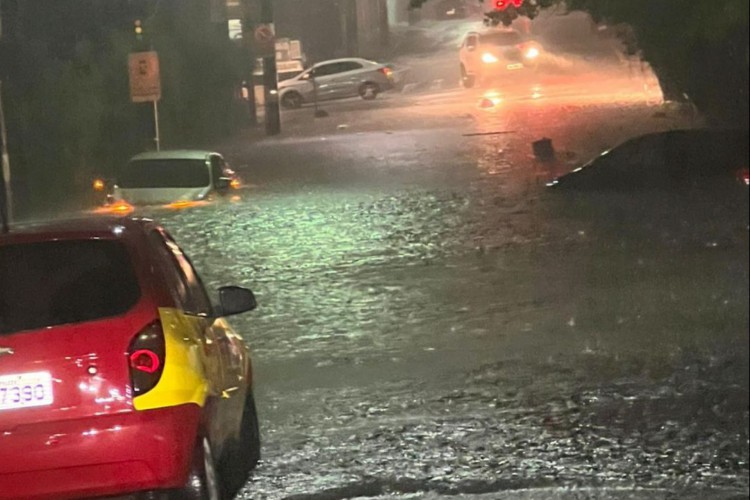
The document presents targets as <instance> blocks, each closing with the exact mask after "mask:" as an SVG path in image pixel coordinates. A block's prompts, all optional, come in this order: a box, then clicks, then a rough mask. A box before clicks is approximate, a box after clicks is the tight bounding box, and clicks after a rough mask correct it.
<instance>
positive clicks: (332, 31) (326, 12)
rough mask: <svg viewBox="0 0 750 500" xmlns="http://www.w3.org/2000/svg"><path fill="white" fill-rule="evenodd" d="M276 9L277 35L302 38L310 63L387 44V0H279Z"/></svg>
mask: <svg viewBox="0 0 750 500" xmlns="http://www.w3.org/2000/svg"><path fill="white" fill-rule="evenodd" d="M274 9H275V12H274V19H275V24H276V34H277V36H279V37H286V38H293V39H298V40H300V41H301V42H302V47H303V49H304V52H305V54H306V55H307V62H308V63H315V62H317V61H322V60H325V59H331V58H336V57H349V56H360V57H371V58H376V57H378V56H379V55H380V54H382V53H383V52H384V51H385V50H386V49H387V48H388V41H389V29H388V4H387V0H276V1H275V2H274Z"/></svg>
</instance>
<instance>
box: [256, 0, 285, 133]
mask: <svg viewBox="0 0 750 500" xmlns="http://www.w3.org/2000/svg"><path fill="white" fill-rule="evenodd" d="M253 38H254V39H255V48H256V51H257V52H256V53H257V54H258V55H260V56H261V57H262V58H263V86H264V87H265V92H264V99H263V100H264V102H265V108H266V134H267V135H277V134H279V133H281V114H280V111H279V82H278V75H277V69H276V33H275V32H274V26H273V2H272V0H260V24H258V25H257V26H256V28H255V32H254V33H253Z"/></svg>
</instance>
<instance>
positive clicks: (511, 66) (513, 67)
mask: <svg viewBox="0 0 750 500" xmlns="http://www.w3.org/2000/svg"><path fill="white" fill-rule="evenodd" d="M506 68H508V69H521V68H523V64H521V63H515V64H509V65H507V66H506Z"/></svg>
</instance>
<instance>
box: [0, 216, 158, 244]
mask: <svg viewBox="0 0 750 500" xmlns="http://www.w3.org/2000/svg"><path fill="white" fill-rule="evenodd" d="M152 224H154V223H153V221H152V220H150V219H146V218H135V217H118V216H88V217H79V218H70V219H59V220H50V221H39V222H28V223H21V224H15V225H13V226H12V227H11V230H10V232H9V233H7V234H0V245H6V244H8V245H9V244H19V243H20V244H23V243H35V242H43V241H56V240H69V239H114V238H125V239H128V238H129V237H135V234H143V230H144V229H145V227H147V226H149V225H152Z"/></svg>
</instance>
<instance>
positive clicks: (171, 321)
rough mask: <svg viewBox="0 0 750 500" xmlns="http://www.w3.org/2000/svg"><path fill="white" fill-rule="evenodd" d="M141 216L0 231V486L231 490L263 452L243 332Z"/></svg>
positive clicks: (20, 489) (7, 490)
mask: <svg viewBox="0 0 750 500" xmlns="http://www.w3.org/2000/svg"><path fill="white" fill-rule="evenodd" d="M217 292H218V301H216V302H214V301H211V300H210V299H209V295H208V293H207V292H206V290H205V288H204V286H203V283H202V281H201V279H200V277H199V275H198V272H197V271H196V269H195V267H194V266H193V264H192V263H191V261H190V259H189V258H188V256H187V255H186V254H185V253H184V252H183V251H182V249H181V248H180V246H179V245H178V244H177V242H176V241H175V240H174V239H173V238H172V237H171V236H170V234H169V233H168V232H167V231H166V230H165V229H164V228H162V227H160V226H159V225H157V224H156V223H154V222H152V221H150V220H145V219H134V218H123V217H112V216H109V217H91V218H85V219H79V220H66V221H59V222H48V223H43V224H36V225H30V226H19V227H13V228H11V230H10V232H9V233H7V234H0V499H3V500H10V499H15V500H34V499H42V498H91V497H97V498H98V497H109V496H115V495H118V496H119V495H126V494H127V495H130V494H149V495H152V496H150V497H148V498H152V497H155V498H191V499H206V500H209V499H210V500H215V499H219V498H222V497H231V495H233V494H234V493H235V492H236V491H238V490H239V488H240V487H241V486H242V485H243V484H244V483H245V481H246V479H247V477H248V474H249V472H250V471H251V469H252V468H253V467H254V466H255V464H256V463H257V462H258V459H259V457H260V439H259V432H258V419H257V414H256V408H255V402H254V398H253V373H252V365H251V359H250V353H249V349H248V346H247V345H246V343H245V342H244V340H243V338H242V337H241V336H240V335H239V334H238V333H237V332H236V331H235V330H234V329H233V328H232V326H231V324H230V323H229V322H228V321H227V319H226V317H227V316H232V315H235V314H239V313H243V312H246V311H250V310H252V309H254V308H255V307H256V301H255V297H254V296H253V294H252V292H251V291H250V290H248V289H245V288H240V287H235V286H229V287H223V288H219V289H218V290H217Z"/></svg>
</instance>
